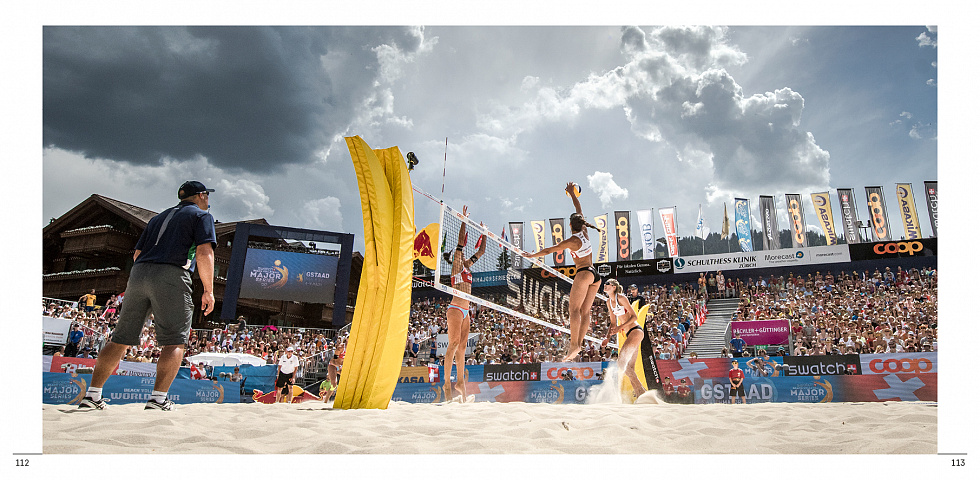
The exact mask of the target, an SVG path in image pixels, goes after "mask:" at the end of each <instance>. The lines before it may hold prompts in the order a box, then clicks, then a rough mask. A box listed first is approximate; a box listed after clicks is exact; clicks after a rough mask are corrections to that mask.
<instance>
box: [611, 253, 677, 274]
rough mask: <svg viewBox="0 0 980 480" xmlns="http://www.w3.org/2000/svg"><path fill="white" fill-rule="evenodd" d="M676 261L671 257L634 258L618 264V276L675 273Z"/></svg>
mask: <svg viewBox="0 0 980 480" xmlns="http://www.w3.org/2000/svg"><path fill="white" fill-rule="evenodd" d="M673 269H674V263H673V262H672V261H670V259H669V258H661V259H660V260H633V261H630V262H624V263H617V264H616V276H617V277H630V276H637V275H663V274H668V273H673Z"/></svg>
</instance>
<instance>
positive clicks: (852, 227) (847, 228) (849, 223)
mask: <svg viewBox="0 0 980 480" xmlns="http://www.w3.org/2000/svg"><path fill="white" fill-rule="evenodd" d="M837 200H838V201H840V213H841V223H842V224H843V225H842V226H843V227H844V241H846V242H847V243H850V244H854V243H861V231H860V230H858V216H857V212H858V211H857V208H856V206H855V204H854V191H853V190H852V189H850V188H838V189H837Z"/></svg>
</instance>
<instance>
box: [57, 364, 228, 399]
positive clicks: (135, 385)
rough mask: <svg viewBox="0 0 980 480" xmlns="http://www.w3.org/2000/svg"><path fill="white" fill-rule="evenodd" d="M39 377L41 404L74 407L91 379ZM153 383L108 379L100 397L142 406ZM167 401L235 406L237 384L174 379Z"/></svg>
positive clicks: (148, 379)
mask: <svg viewBox="0 0 980 480" xmlns="http://www.w3.org/2000/svg"><path fill="white" fill-rule="evenodd" d="M42 375H43V377H42V379H41V402H42V403H46V404H68V405H78V404H79V402H81V401H82V397H84V396H85V391H86V390H87V389H88V386H89V385H91V384H92V375H87V374H85V375H79V374H73V373H48V372H46V373H44V374H42ZM155 381H156V377H130V376H121V375H111V376H109V379H108V380H107V381H106V383H105V385H104V386H103V387H102V388H103V390H102V396H103V397H105V398H108V399H109V401H111V402H112V404H113V405H118V404H125V403H143V402H146V401H147V400H149V399H150V394H151V393H153V383H154V382H155ZM167 398H169V399H170V400H171V401H172V402H174V403H180V404H185V403H239V402H241V391H240V385H239V383H238V382H221V381H215V380H184V379H181V378H177V379H174V381H173V383H171V384H170V390H168V391H167Z"/></svg>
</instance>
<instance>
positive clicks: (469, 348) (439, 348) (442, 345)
mask: <svg viewBox="0 0 980 480" xmlns="http://www.w3.org/2000/svg"><path fill="white" fill-rule="evenodd" d="M479 341H480V334H479V333H471V334H469V336H468V337H466V354H467V355H473V349H474V348H476V344H477V342H479ZM448 346H449V335H446V334H445V333H440V334H439V335H437V336H436V355H439V356H440V357H442V356H445V355H446V347H448Z"/></svg>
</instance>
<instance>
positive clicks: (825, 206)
mask: <svg viewBox="0 0 980 480" xmlns="http://www.w3.org/2000/svg"><path fill="white" fill-rule="evenodd" d="M810 200H812V201H813V210H815V211H816V213H817V221H818V222H820V228H822V229H823V236H824V238H825V239H827V245H837V232H836V231H834V211H833V210H832V209H831V206H830V192H822V193H811V194H810Z"/></svg>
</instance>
